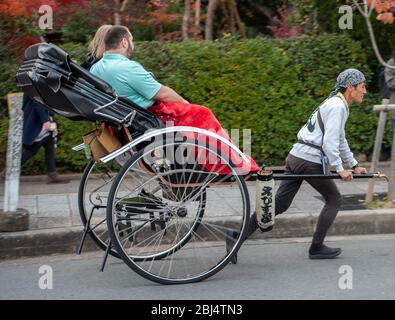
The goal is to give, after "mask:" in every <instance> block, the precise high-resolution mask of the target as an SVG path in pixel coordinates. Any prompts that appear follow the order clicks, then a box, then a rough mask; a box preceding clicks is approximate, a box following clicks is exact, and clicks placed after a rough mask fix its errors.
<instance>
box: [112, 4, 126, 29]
mask: <svg viewBox="0 0 395 320" xmlns="http://www.w3.org/2000/svg"><path fill="white" fill-rule="evenodd" d="M114 2H115V8H114V25H121V24H122V14H123V13H124V12H125V10H126V6H127V5H128V2H129V0H114Z"/></svg>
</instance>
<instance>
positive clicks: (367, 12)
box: [352, 0, 395, 69]
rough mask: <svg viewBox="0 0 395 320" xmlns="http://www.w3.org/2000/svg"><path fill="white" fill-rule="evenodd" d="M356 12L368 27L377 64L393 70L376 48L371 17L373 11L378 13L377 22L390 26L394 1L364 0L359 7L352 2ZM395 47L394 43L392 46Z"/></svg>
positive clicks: (392, 19) (358, 4)
mask: <svg viewBox="0 0 395 320" xmlns="http://www.w3.org/2000/svg"><path fill="white" fill-rule="evenodd" d="M352 1H353V3H354V5H355V6H356V8H357V9H358V11H359V12H360V13H361V15H362V16H363V17H364V18H365V21H366V25H367V27H368V32H369V36H370V40H371V41H372V46H373V50H374V53H375V54H376V57H377V59H378V60H379V62H380V63H381V64H382V65H383V66H385V67H387V68H391V69H395V66H391V65H389V64H387V63H386V62H385V61H384V59H383V57H382V55H381V53H380V50H379V48H378V45H377V41H376V36H375V33H374V30H373V26H372V22H371V15H372V12H373V10H375V11H376V12H377V13H378V16H377V18H376V19H377V20H379V21H382V22H383V23H384V24H392V23H393V22H394V12H395V1H394V0H364V2H363V5H361V4H360V3H359V2H358V1H357V0H352ZM393 45H395V43H394V44H393Z"/></svg>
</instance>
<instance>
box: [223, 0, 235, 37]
mask: <svg viewBox="0 0 395 320" xmlns="http://www.w3.org/2000/svg"><path fill="white" fill-rule="evenodd" d="M221 9H222V13H223V15H224V17H225V20H226V23H227V24H228V26H229V31H230V33H231V34H232V35H234V34H235V33H236V24H235V19H234V17H233V15H232V9H231V4H230V2H229V1H228V0H221Z"/></svg>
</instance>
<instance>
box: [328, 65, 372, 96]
mask: <svg viewBox="0 0 395 320" xmlns="http://www.w3.org/2000/svg"><path fill="white" fill-rule="evenodd" d="M365 81H366V78H365V76H364V74H363V73H362V72H361V71H359V70H357V69H353V68H350V69H346V70H344V71H342V72H341V73H340V74H339V76H338V77H337V82H336V85H335V91H333V92H331V94H330V97H333V96H334V95H336V94H337V93H338V92H339V91H340V89H341V88H347V87H348V86H349V85H352V86H355V85H357V84H360V83H362V82H365Z"/></svg>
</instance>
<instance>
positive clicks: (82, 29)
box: [62, 10, 98, 43]
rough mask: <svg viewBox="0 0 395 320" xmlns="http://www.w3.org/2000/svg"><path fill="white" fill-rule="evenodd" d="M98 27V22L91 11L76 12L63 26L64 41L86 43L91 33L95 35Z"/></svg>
mask: <svg viewBox="0 0 395 320" xmlns="http://www.w3.org/2000/svg"><path fill="white" fill-rule="evenodd" d="M97 28H98V23H97V21H95V19H94V17H93V16H92V14H90V13H89V11H86V10H85V11H82V12H79V13H76V14H74V15H72V16H71V17H70V19H69V20H68V21H67V23H66V24H65V25H64V26H63V27H62V33H63V34H62V41H63V42H76V43H86V42H87V41H88V40H89V35H94V34H95V32H96V30H97Z"/></svg>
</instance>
